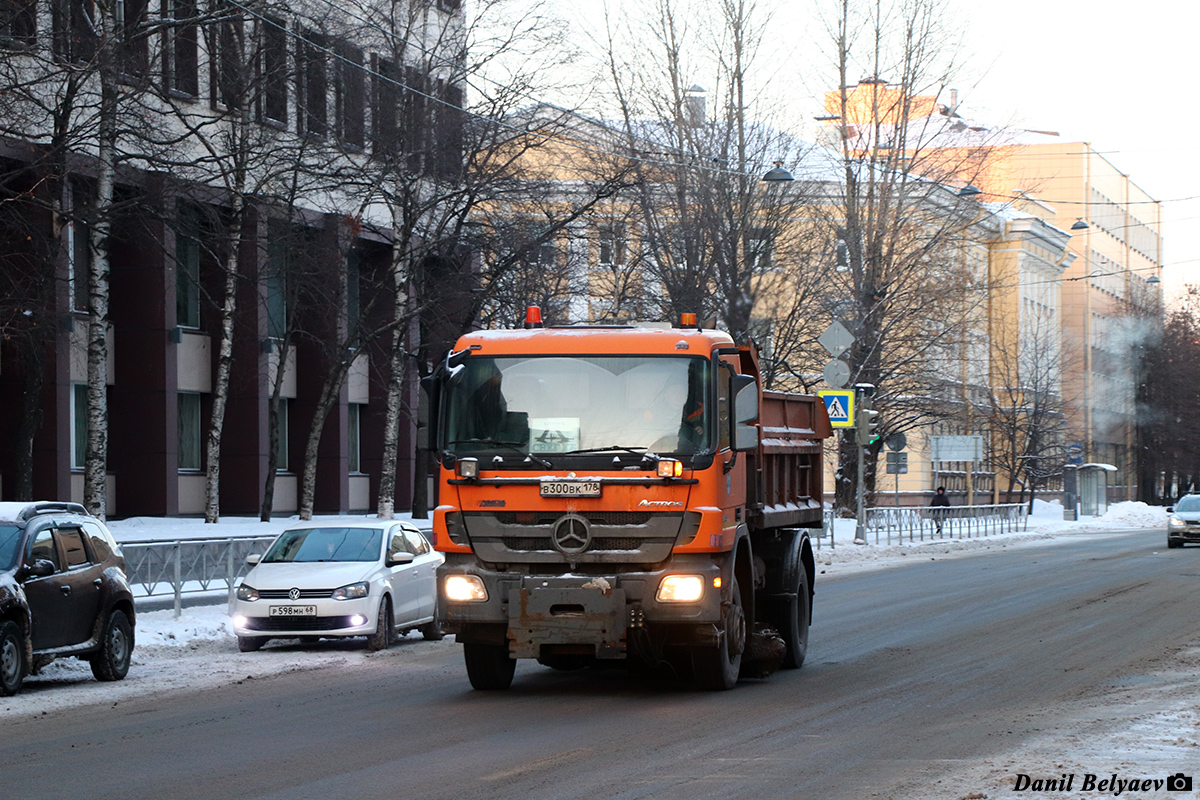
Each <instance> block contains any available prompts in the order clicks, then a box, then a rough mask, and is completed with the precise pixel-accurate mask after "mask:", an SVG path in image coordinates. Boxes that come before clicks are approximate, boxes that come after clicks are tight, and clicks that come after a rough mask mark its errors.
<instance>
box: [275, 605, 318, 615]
mask: <svg viewBox="0 0 1200 800" xmlns="http://www.w3.org/2000/svg"><path fill="white" fill-rule="evenodd" d="M269 613H270V616H272V617H315V616H316V615H317V607H316V606H271V608H270V611H269Z"/></svg>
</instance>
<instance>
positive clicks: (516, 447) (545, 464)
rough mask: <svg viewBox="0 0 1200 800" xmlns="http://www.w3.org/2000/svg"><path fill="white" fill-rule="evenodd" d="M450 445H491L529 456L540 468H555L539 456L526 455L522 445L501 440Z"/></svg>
mask: <svg viewBox="0 0 1200 800" xmlns="http://www.w3.org/2000/svg"><path fill="white" fill-rule="evenodd" d="M450 444H490V445H495V446H496V447H507V448H508V449H509V450H512V451H513V452H516V453H520V454H521V455H523V456H527V457H528V458H529V460H530V461H532V462H534V463H535V464H538V465H539V466H543V467H545V468H546V469H553V468H554V465H553V464H551V463H550V462H549V461H547V460H546V459H544V458H541V457H539V456H535V455H534V454H533V453H526V452H525V451H524V450H522V449H521V447H520V445H519V444H518V443H517V442H505V441H502V440H500V439H455V440H454V441H453V442H451V443H450Z"/></svg>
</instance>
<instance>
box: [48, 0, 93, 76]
mask: <svg viewBox="0 0 1200 800" xmlns="http://www.w3.org/2000/svg"><path fill="white" fill-rule="evenodd" d="M52 8H53V15H52V17H53V20H52V21H53V25H54V37H53V38H54V41H53V48H54V55H55V56H57V57H58V58H59V59H61V60H63V61H69V62H74V63H87V62H89V61H91V60H92V59H94V58H95V57H96V47H97V43H98V39H99V37H98V36H97V35H96V27H95V26H94V25H93V24H92V20H93V19H95V15H96V4H95V3H94V2H92V0H54V3H53V6H52Z"/></svg>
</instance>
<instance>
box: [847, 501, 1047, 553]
mask: <svg viewBox="0 0 1200 800" xmlns="http://www.w3.org/2000/svg"><path fill="white" fill-rule="evenodd" d="M1027 511H1028V507H1027V506H1026V505H1025V504H1024V503H1005V504H1003V505H997V506H952V507H939V508H905V507H900V508H896V507H894V506H893V507H880V508H868V509H867V533H868V535H869V534H870V532H871V531H874V532H875V544H879V543H880V542H879V540H880V535H881V534H882V535H884V536H886V537H887V542H886V543H887V544H891V543H892V536H893V535H895V536H896V537H897V541H900V542H902V541H904V537H905V536H907V537H908V540H909V541H910V542H913V541H922V542H923V541H925V540H926V539H927V538H928V539H930V540H933V539H971V538H974V537H976V536H988V535H990V534H994V533H1013V532H1016V531H1024V530H1026V529H1027V528H1028V523H1029V521H1028V517H1027Z"/></svg>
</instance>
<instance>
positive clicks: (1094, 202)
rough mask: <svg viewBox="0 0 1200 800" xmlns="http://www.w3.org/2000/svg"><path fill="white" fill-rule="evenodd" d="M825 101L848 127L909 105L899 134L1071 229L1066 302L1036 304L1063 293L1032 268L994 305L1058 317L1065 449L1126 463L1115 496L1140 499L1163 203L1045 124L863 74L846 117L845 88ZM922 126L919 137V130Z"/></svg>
mask: <svg viewBox="0 0 1200 800" xmlns="http://www.w3.org/2000/svg"><path fill="white" fill-rule="evenodd" d="M825 105H826V108H827V110H830V109H832V111H830V113H831V117H832V116H836V119H834V118H831V119H830V120H829V121H830V125H831V127H837V128H840V129H841V130H843V131H845V130H846V129H847V128H849V127H851V126H855V127H857V128H859V129H861V128H863V127H864V126H866V125H867V123H869V122H870V120H871V119H872V114H873V113H874V114H876V115H877V116H876V118H877V119H879V120H880V121H881V124H882V127H883V128H886V126H887V125H888V124H889V123H890V122H893V121H895V120H898V119H899V120H903V119H905V116H904V115H900V116H897V114H898V110H900V109H903V110H906V111H907V120H908V125H909V128H908V130H909V131H910V133H909V134H908V135H907V136H906V137H898V138H899V140H901V141H905V142H907V143H908V144H907V146H908V147H913V144H912V143H913V142H917V141H920V145H921V147H922V148H923V149H924V150H926V151H928V150H931V149H937V150H941V151H944V152H954V153H956V154H963V155H962V156H961V157H959V158H955V157H950V158H947V159H942V160H941V162H940V163H955V162H961V163H964V164H966V163H969V164H970V165H971V174H970V175H964V176H963V182H965V183H970V184H972V185H973V186H974V187H976V188H978V189H979V190H980V191H981V193H980V194H979V195H978V197H979V199H980V200H981V201H983V202H985V203H989V204H1003V205H1005V206H1011V207H1013V208H1022V209H1023V210H1028V209H1029V208H1030V204H1031V203H1036V204H1037V210H1036V212H1035V216H1036V217H1038V218H1040V219H1042V220H1043V221H1044V223H1045V224H1046V225H1048V226H1050V227H1053V228H1055V229H1057V230H1059V231H1067V232H1069V233H1070V234H1071V235H1070V238H1069V241H1067V243H1066V249H1067V251H1068V252H1069V254H1070V258H1069V259H1063V260H1062V261H1061V263H1062V265H1063V267H1064V268H1065V271H1064V272H1063V274H1062V276H1061V287H1062V288H1061V299H1060V300H1058V301H1057V305H1055V304H1054V303H1053V302H1050V303H1049V305H1047V306H1046V308H1045V309H1043V308H1042V307H1041V306H1040V305H1039V304H1041V303H1043V301H1053V300H1054V298H1052V297H1047V298H1042V299H1035V298H1033V297H1030V296H1028V289H1029V288H1030V287H1031V286H1034V285H1046V284H1035V283H1034V282H1033V281H1034V279H1032V278H1029V279H1027V278H1024V277H1023V278H1021V279H1019V280H1018V281H1017V282H1016V285H1015V287H1014V291H1013V293H1012V294H1011V295H1008V296H1006V295H1005V293H1004V292H1002V291H998V292H996V293H995V297H993V299H992V303H993V304H994V305H996V306H997V307H1005V308H1008V309H1009V312H1008V313H1010V312H1011V310H1012V309H1013V308H1014V307H1017V308H1019V310H1020V314H1019V315H1018V316H1019V317H1020V315H1027V314H1030V313H1035V312H1036V313H1041V314H1042V315H1043V316H1047V315H1050V316H1053V315H1055V314H1057V316H1058V318H1059V322H1060V325H1061V351H1062V362H1061V363H1062V377H1061V383H1062V395H1063V398H1064V400H1065V402H1066V414H1067V420H1066V421H1067V441H1066V442H1065V444H1066V445H1068V446H1069V453H1068V454H1067V455H1068V456H1069V457H1075V458H1077V459H1079V460H1082V461H1083V462H1099V463H1107V464H1111V465H1113V466H1115V467H1117V472H1116V473H1115V474H1114V475H1113V476H1112V478H1111V479H1110V486H1113V487H1116V489H1115V491H1114V492H1113V493H1112V494H1113V499H1132V498H1134V497H1135V496H1136V485H1135V482H1136V475H1137V464H1136V446H1135V443H1136V435H1137V432H1136V424H1135V422H1136V420H1135V410H1136V391H1137V390H1136V386H1137V381H1138V373H1137V370H1138V363H1139V360H1140V359H1139V347H1140V345H1141V344H1142V342H1143V341H1144V338H1145V334H1146V332H1147V330H1148V329H1149V328H1150V327H1151V326H1153V325H1154V324H1156V323H1155V320H1157V319H1158V318H1159V317H1160V316H1161V308H1162V303H1161V294H1160V291H1159V281H1160V279H1161V270H1162V264H1163V240H1162V209H1161V205H1160V203H1159V201H1157V200H1155V199H1154V198H1153V197H1151V196H1150V195H1149V194H1148V193H1147V192H1146V191H1144V190H1143V189H1142V188H1140V187H1139V186H1138V185H1137V184H1136V183H1134V182H1133V180H1131V179H1130V177H1129V176H1128V175H1127V174H1125V173H1123V172H1122V171H1121V170H1120V169H1119V168H1118V167H1117V166H1116V165H1114V164H1113V163H1112V162H1111V161H1109V160H1108V158H1106V157H1105V156H1104V155H1103V154H1101V153H1099V152H1097V151H1096V150H1095V149H1094V148H1093V147H1092V145H1091V144H1090V143H1087V142H1068V141H1063V140H1062V139H1061V138H1059V137H1058V135H1057V134H1054V133H1048V132H1040V131H1003V130H997V129H995V128H990V127H988V126H981V125H975V124H972V123H970V122H967V121H966V120H963V119H961V118H959V117H958V116H957V114H956V109H955V108H954V107H953V105H954V104H953V102H952V103H951V107H949V108H948V107H946V106H941V105H939V104H938V103H937V102H936V99H935V98H933V97H915V98H912V99H911V100H910V101H909V102H908V104H907V106H905V105H904V104H903V101H902V96H901V94H900V93H899V90H898V89H896V88H895V87H889V86H886V85H883V86H881V85H880V84H879V83H878V82H876V81H865V82H864V83H861V84H859V85H858V86H856V87H853V88H852V89H848V90H847V103H846V105H845V108H846V109H847V111H846V118H845V119H843V118H842V117H841V115H840V111H839V109H841V108H843V106H842V105H841V93H840V92H828V93H827V94H826V100H825ZM931 123H932V124H931ZM918 129H919V130H920V136H917V135H916V134H913V133H911V132H912V131H914V130H918ZM879 136H880V138H881V139H883V138H884V137H887V136H888V134H887V133H886V132H883V133H880V134H879ZM892 138H896V137H892ZM967 154H969V155H970V156H974V157H968V155H967ZM935 177H936V178H937V179H939V180H944V179H945V177H946V176H944V175H937V176H935ZM1035 227H1036V226H1035ZM1052 238H1054V237H1052ZM1052 250H1053V248H1051V251H1052ZM1039 280H1041V279H1039ZM1044 280H1049V278H1048V277H1047V278H1045V279H1044ZM1003 341H1008V340H1006V339H1003V338H1002V339H1000V340H997V341H994V350H993V361H1001V360H1003V356H1004V355H1005V352H1006V351H1005V349H1004V348H1005V347H1006V345H1004V344H1002V342H1003ZM996 348H999V349H996Z"/></svg>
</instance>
